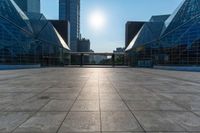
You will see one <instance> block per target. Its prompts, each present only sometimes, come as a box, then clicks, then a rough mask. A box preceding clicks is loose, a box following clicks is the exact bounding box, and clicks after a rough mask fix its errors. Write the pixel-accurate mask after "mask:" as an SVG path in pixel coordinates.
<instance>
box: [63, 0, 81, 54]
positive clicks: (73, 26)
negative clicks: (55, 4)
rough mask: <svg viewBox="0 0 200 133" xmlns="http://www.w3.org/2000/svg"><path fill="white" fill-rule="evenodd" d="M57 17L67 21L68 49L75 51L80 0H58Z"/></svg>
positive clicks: (78, 28)
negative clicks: (68, 32) (68, 25)
mask: <svg viewBox="0 0 200 133" xmlns="http://www.w3.org/2000/svg"><path fill="white" fill-rule="evenodd" d="M59 19H60V20H66V21H69V23H70V49H71V50H72V51H73V52H77V51H78V40H79V38H80V0H59ZM66 30H67V29H66Z"/></svg>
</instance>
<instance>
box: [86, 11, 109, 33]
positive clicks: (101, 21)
mask: <svg viewBox="0 0 200 133" xmlns="http://www.w3.org/2000/svg"><path fill="white" fill-rule="evenodd" d="M105 21H106V20H105V15H104V14H103V12H101V11H94V12H93V13H92V14H91V15H90V18H89V24H90V26H91V27H92V28H93V29H95V30H100V29H102V28H103V27H104V26H105Z"/></svg>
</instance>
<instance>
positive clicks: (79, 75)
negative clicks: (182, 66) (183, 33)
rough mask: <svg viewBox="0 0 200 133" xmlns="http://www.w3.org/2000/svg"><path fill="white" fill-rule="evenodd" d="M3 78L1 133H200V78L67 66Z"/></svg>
mask: <svg viewBox="0 0 200 133" xmlns="http://www.w3.org/2000/svg"><path fill="white" fill-rule="evenodd" d="M0 75H1V76H0V111H1V112H0V123H1V124H0V129H1V131H2V132H12V131H13V132H17V133H22V132H38V133H43V132H48V133H49V132H52V133H56V132H59V133H66V132H74V133H76V132H77V133H78V132H79V133H80V132H88V133H89V132H103V133H107V131H109V132H112V133H116V132H119V133H121V132H127V133H128V132H134V131H140V132H141V133H143V131H146V132H147V133H150V131H151V133H152V132H159V131H168V132H176V131H180V132H184V131H185V130H187V131H194V130H195V131H200V117H199V116H200V113H199V112H200V90H199V88H200V82H199V80H198V79H200V77H199V74H198V73H193V72H190V73H188V72H176V71H164V70H153V69H134V68H80V67H77V68H70V67H66V68H42V69H27V70H13V71H0ZM191 77H195V78H191ZM188 88H189V89H188ZM188 123H192V124H188ZM104 131H105V132H104Z"/></svg>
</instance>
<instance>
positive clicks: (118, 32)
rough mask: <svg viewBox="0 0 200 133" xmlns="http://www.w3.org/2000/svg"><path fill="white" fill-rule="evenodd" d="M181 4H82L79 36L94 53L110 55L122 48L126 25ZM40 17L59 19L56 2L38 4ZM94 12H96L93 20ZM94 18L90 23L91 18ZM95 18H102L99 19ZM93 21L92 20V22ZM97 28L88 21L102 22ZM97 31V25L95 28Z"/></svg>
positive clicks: (135, 0) (154, 0) (121, 0)
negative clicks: (116, 49) (89, 45)
mask: <svg viewBox="0 0 200 133" xmlns="http://www.w3.org/2000/svg"><path fill="white" fill-rule="evenodd" d="M181 1H182V0H81V34H82V37H85V38H89V39H90V41H91V48H92V49H93V50H94V51H95V52H111V51H113V50H114V49H115V48H116V47H124V42H125V23H126V22H127V21H147V20H149V18H150V17H151V16H152V15H160V14H171V13H172V12H173V11H174V10H175V9H176V7H177V6H178V5H179V4H180V3H181ZM41 2H42V5H41V6H42V13H44V15H45V16H46V17H47V18H49V19H58V0H41ZM94 12H98V14H100V15H97V17H94ZM92 15H93V17H92V19H93V20H91V16H92ZM98 16H101V17H100V19H99V17H98ZM94 19H95V20H94ZM102 19H103V24H102V25H101V27H100V26H99V28H95V27H94V26H91V21H93V23H94V22H101V21H102ZM97 27H98V25H97Z"/></svg>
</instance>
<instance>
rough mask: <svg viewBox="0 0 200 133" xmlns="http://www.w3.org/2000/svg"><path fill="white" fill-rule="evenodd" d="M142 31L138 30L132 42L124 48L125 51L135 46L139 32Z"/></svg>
mask: <svg viewBox="0 0 200 133" xmlns="http://www.w3.org/2000/svg"><path fill="white" fill-rule="evenodd" d="M141 31H142V28H141V29H140V30H139V32H138V33H137V35H136V36H135V37H134V38H133V40H132V41H131V42H130V44H129V45H128V47H127V48H126V50H125V51H129V50H131V49H132V48H133V45H134V44H135V42H136V40H137V38H138V36H139V35H140V32H141Z"/></svg>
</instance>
